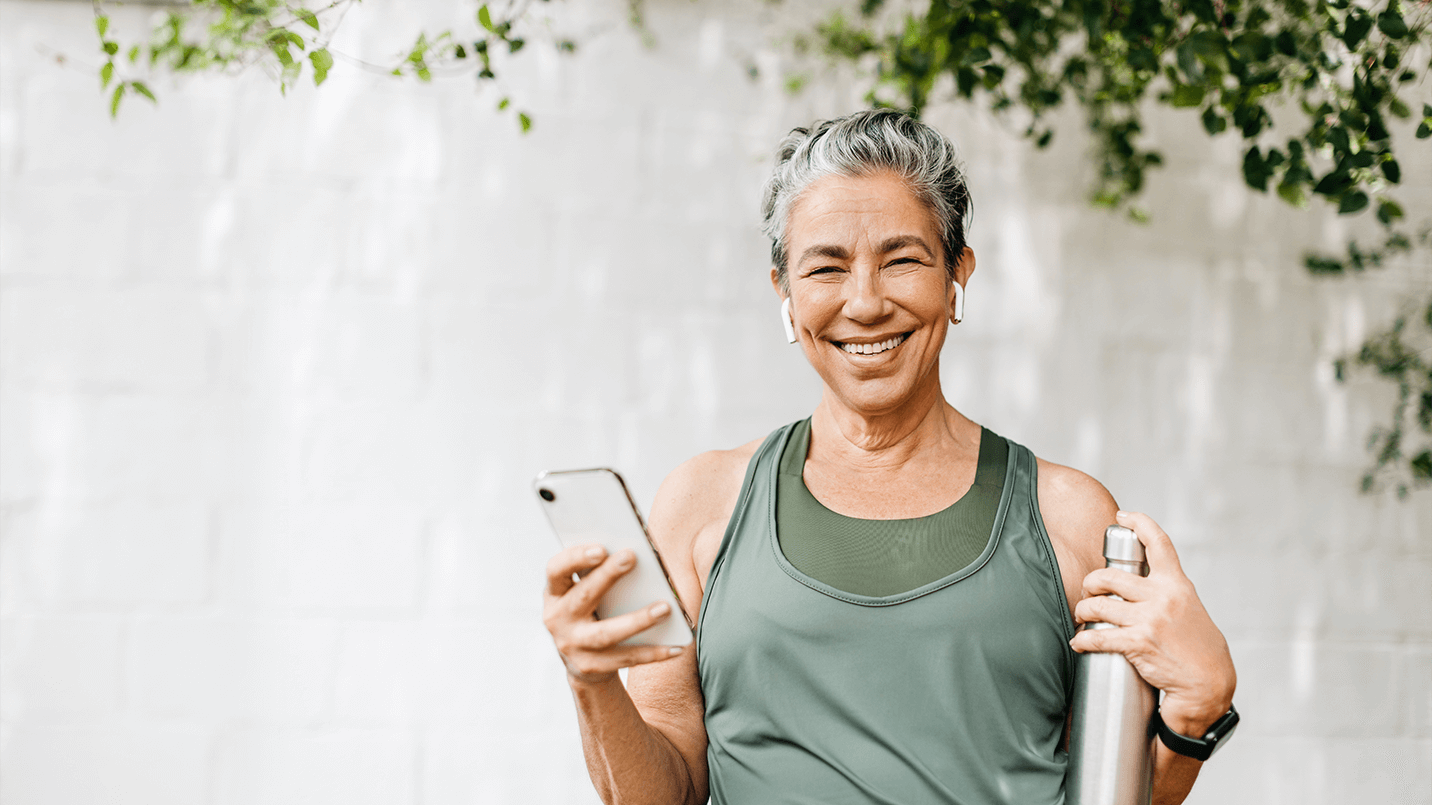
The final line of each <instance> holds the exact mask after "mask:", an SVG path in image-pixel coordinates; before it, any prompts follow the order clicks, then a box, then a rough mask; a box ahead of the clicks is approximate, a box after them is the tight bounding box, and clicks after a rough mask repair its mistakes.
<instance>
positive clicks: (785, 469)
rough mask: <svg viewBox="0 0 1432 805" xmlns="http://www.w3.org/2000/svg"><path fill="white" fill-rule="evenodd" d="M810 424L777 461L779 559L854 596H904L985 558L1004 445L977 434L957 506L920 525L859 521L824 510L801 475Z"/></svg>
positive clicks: (796, 432)
mask: <svg viewBox="0 0 1432 805" xmlns="http://www.w3.org/2000/svg"><path fill="white" fill-rule="evenodd" d="M809 447H810V420H809V419H803V420H801V421H800V422H797V423H795V425H794V426H792V429H791V435H790V439H789V440H788V441H787V442H786V447H785V449H784V450H783V451H782V453H781V461H780V470H779V476H778V478H777V481H776V483H777V486H776V524H777V526H778V528H779V535H780V546H781V552H782V553H784V554H785V556H786V559H787V560H789V561H790V563H791V564H792V565H795V567H796V568H797V569H798V570H800V571H801V572H802V573H805V574H806V575H807V576H810V577H811V578H814V579H818V580H820V581H822V582H824V583H826V584H829V585H830V586H831V587H834V588H836V589H837V590H843V591H845V592H848V593H857V594H859V595H871V596H883V595H894V594H896V593H903V592H905V591H907V590H913V589H915V588H917V587H920V586H923V585H925V584H928V583H930V582H932V581H935V580H936V579H941V578H944V577H945V576H948V575H950V574H951V573H954V572H955V571H957V570H959V569H960V568H963V567H965V566H967V565H969V564H970V563H971V562H973V561H974V560H975V559H977V558H978V557H979V555H980V554H981V553H982V552H983V551H984V549H985V544H986V543H987V542H989V537H990V530H991V526H993V525H994V519H995V515H996V514H997V512H998V510H999V499H1000V495H1001V494H1002V493H1003V492H1004V476H1005V468H1006V463H1007V461H1008V458H1009V446H1008V444H1006V442H1005V440H1004V439H1002V438H1000V437H999V436H996V435H995V434H993V433H991V432H990V431H989V429H988V428H981V429H980V449H979V461H978V465H977V467H976V469H975V482H974V485H973V486H971V487H970V489H969V491H968V492H966V493H965V494H964V496H962V497H961V498H960V499H959V500H957V501H955V502H954V503H952V504H950V506H949V507H947V508H945V509H944V510H942V511H938V512H935V513H934V514H931V515H927V516H925V517H913V518H909V519H899V520H862V519H859V518H856V517H847V516H845V515H843V514H839V513H837V512H834V511H831V510H830V509H828V508H826V507H825V505H824V504H822V503H821V502H820V501H819V500H816V498H815V496H814V495H812V494H811V493H810V490H809V489H807V488H806V485H805V480H804V479H803V478H802V472H803V470H804V468H805V460H806V454H807V452H809Z"/></svg>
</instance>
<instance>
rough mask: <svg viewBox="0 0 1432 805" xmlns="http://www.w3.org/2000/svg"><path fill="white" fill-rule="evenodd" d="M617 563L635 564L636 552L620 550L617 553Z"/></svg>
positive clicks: (628, 565)
mask: <svg viewBox="0 0 1432 805" xmlns="http://www.w3.org/2000/svg"><path fill="white" fill-rule="evenodd" d="M617 564H618V565H620V566H622V567H631V566H632V565H634V564H636V554H634V553H632V552H631V551H622V552H621V553H619V554H617Z"/></svg>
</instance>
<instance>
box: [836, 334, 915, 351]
mask: <svg viewBox="0 0 1432 805" xmlns="http://www.w3.org/2000/svg"><path fill="white" fill-rule="evenodd" d="M904 342H905V336H903V335H897V336H895V337H893V338H888V339H886V340H884V341H881V342H880V343H878V344H841V345H840V348H841V349H843V350H845V351H846V352H849V353H850V354H852V355H879V354H880V353H882V352H884V351H885V350H887V349H894V348H896V347H898V346H900V345H901V344H903V343H904Z"/></svg>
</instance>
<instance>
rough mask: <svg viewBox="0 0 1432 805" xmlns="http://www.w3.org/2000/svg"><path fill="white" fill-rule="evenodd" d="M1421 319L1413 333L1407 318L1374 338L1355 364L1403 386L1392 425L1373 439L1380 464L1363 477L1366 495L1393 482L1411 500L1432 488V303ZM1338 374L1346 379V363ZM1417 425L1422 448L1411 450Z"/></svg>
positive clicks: (1371, 448)
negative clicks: (1417, 491)
mask: <svg viewBox="0 0 1432 805" xmlns="http://www.w3.org/2000/svg"><path fill="white" fill-rule="evenodd" d="M1420 318H1421V322H1420V326H1418V325H1416V324H1414V325H1413V326H1412V327H1411V328H1409V327H1408V319H1407V317H1406V316H1399V317H1398V318H1397V320H1396V321H1395V322H1393V324H1392V327H1391V328H1390V329H1388V330H1387V331H1385V332H1382V333H1379V334H1378V335H1375V336H1373V337H1372V338H1370V339H1368V340H1367V342H1366V343H1364V344H1363V345H1362V349H1361V350H1359V351H1358V354H1357V357H1356V358H1354V359H1353V360H1354V362H1355V364H1356V365H1357V366H1360V367H1365V368H1370V369H1373V370H1375V371H1376V372H1377V374H1378V376H1380V377H1382V378H1384V379H1386V380H1388V381H1391V382H1392V383H1395V384H1396V385H1397V402H1396V403H1395V405H1394V406H1393V414H1392V422H1391V424H1389V425H1386V426H1382V427H1378V428H1375V429H1374V430H1373V432H1372V434H1371V436H1370V437H1369V438H1368V445H1367V446H1368V450H1369V451H1370V452H1371V453H1372V454H1373V455H1374V456H1376V463H1375V464H1374V465H1373V466H1372V468H1371V469H1369V470H1368V471H1367V472H1366V473H1365V474H1364V475H1363V477H1362V488H1363V491H1364V492H1368V491H1372V490H1373V489H1375V488H1377V487H1378V486H1379V485H1380V483H1381V482H1384V481H1389V480H1390V481H1391V483H1393V484H1394V485H1395V486H1396V488H1397V493H1398V495H1399V496H1403V497H1405V496H1406V495H1407V492H1408V490H1409V489H1410V488H1413V487H1420V486H1427V485H1429V484H1432V358H1430V357H1429V356H1432V303H1429V304H1428V305H1427V309H1426V310H1425V311H1424V312H1423V313H1422V315H1421V317H1420ZM1336 369H1337V376H1338V379H1339V380H1342V379H1345V378H1346V374H1347V359H1346V358H1344V359H1340V360H1339V361H1338V362H1337V364H1336ZM1412 424H1415V425H1416V431H1414V433H1415V434H1417V435H1416V436H1414V438H1416V439H1417V444H1416V445H1414V446H1413V447H1411V448H1409V447H1407V445H1406V442H1407V439H1408V435H1409V434H1408V430H1409V425H1412ZM1409 454H1410V455H1409ZM1404 461H1405V462H1406V463H1405V464H1404V463H1403V462H1404Z"/></svg>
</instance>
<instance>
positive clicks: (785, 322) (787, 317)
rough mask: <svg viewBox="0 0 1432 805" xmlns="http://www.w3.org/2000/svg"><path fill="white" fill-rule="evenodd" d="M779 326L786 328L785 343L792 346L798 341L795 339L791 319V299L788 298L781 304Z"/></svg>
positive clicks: (793, 325) (794, 327) (793, 323)
mask: <svg viewBox="0 0 1432 805" xmlns="http://www.w3.org/2000/svg"><path fill="white" fill-rule="evenodd" d="M781 326H782V327H784V328H786V342H787V343H790V344H794V343H795V342H796V341H798V340H799V339H797V338H796V323H795V322H794V321H793V320H792V319H791V298H790V297H789V296H787V297H786V301H784V302H782V303H781Z"/></svg>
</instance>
